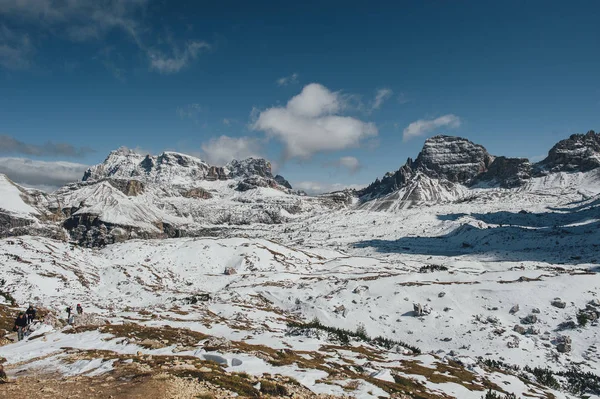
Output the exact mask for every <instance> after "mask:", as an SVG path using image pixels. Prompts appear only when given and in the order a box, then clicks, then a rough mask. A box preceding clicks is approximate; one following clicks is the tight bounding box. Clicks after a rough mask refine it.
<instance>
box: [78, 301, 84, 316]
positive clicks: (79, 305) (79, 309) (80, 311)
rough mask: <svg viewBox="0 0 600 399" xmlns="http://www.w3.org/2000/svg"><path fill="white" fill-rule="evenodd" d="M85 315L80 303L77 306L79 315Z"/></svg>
mask: <svg viewBox="0 0 600 399" xmlns="http://www.w3.org/2000/svg"><path fill="white" fill-rule="evenodd" d="M82 313H83V308H82V307H81V304H80V303H78V304H77V314H82Z"/></svg>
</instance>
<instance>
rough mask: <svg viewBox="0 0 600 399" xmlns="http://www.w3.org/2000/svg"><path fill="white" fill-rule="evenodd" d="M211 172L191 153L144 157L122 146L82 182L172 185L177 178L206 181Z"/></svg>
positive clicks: (207, 166) (86, 175) (87, 174)
mask: <svg viewBox="0 0 600 399" xmlns="http://www.w3.org/2000/svg"><path fill="white" fill-rule="evenodd" d="M208 171H209V165H208V164H207V163H206V162H204V161H202V160H201V159H199V158H196V157H192V156H190V155H185V154H180V153H176V152H164V153H162V154H160V155H158V156H150V155H146V156H144V155H140V154H138V153H136V152H135V151H132V150H129V149H127V148H119V149H118V150H115V151H112V152H111V153H110V154H109V155H108V157H107V158H106V159H105V160H104V162H103V163H101V164H98V165H95V166H92V167H91V168H89V169H88V170H87V171H86V172H85V174H84V176H83V181H98V180H102V179H105V178H113V179H125V180H131V179H132V178H134V179H135V180H141V181H143V182H146V183H147V182H153V183H170V184H172V183H173V179H174V177H178V178H180V179H183V180H187V181H189V182H192V181H196V180H204V179H205V178H206V176H207V174H208Z"/></svg>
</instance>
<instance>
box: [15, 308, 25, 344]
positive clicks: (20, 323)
mask: <svg viewBox="0 0 600 399" xmlns="http://www.w3.org/2000/svg"><path fill="white" fill-rule="evenodd" d="M15 327H16V328H17V338H18V339H19V341H22V340H23V338H25V329H27V317H26V316H25V313H23V312H19V316H18V317H17V319H16V320H15Z"/></svg>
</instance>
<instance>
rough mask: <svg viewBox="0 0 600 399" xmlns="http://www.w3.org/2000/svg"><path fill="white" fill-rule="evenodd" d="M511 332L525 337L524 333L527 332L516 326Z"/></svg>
mask: <svg viewBox="0 0 600 399" xmlns="http://www.w3.org/2000/svg"><path fill="white" fill-rule="evenodd" d="M513 331H514V332H517V333H519V334H521V335H525V333H526V332H527V330H526V329H525V327H523V326H520V325H518V324H517V325H516V326H515V327H514V328H513Z"/></svg>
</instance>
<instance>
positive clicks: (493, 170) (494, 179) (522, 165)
mask: <svg viewBox="0 0 600 399" xmlns="http://www.w3.org/2000/svg"><path fill="white" fill-rule="evenodd" d="M529 179H531V163H530V162H529V160H528V159H525V158H507V157H496V158H495V159H494V161H493V162H492V163H491V165H490V166H489V168H488V170H487V171H486V172H484V173H482V174H481V175H479V176H478V177H477V182H487V183H492V184H497V185H499V186H500V187H504V188H513V187H519V186H522V185H524V184H525V183H527V181H528V180H529Z"/></svg>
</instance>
